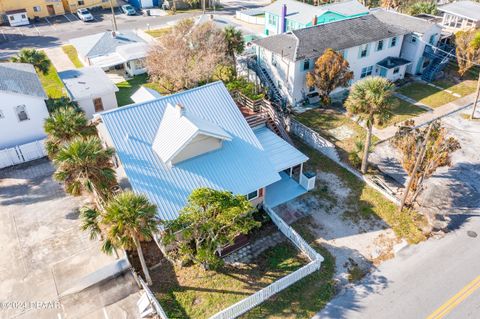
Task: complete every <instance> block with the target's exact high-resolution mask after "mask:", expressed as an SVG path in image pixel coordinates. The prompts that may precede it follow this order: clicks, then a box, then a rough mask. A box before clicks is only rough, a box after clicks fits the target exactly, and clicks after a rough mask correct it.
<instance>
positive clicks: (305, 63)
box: [303, 59, 310, 71]
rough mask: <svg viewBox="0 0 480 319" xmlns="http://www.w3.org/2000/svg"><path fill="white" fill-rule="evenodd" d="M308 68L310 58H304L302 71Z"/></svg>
mask: <svg viewBox="0 0 480 319" xmlns="http://www.w3.org/2000/svg"><path fill="white" fill-rule="evenodd" d="M308 69H310V60H309V59H306V60H305V61H303V71H306V70H308Z"/></svg>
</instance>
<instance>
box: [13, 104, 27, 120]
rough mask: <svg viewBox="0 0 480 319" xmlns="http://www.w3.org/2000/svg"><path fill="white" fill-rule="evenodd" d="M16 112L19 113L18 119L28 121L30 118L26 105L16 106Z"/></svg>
mask: <svg viewBox="0 0 480 319" xmlns="http://www.w3.org/2000/svg"><path fill="white" fill-rule="evenodd" d="M15 113H17V117H18V120H19V121H20V122H23V121H28V120H29V119H30V118H29V117H28V114H27V110H26V108H25V105H19V106H17V107H16V108H15Z"/></svg>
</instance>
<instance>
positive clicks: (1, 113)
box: [0, 110, 5, 119]
mask: <svg viewBox="0 0 480 319" xmlns="http://www.w3.org/2000/svg"><path fill="white" fill-rule="evenodd" d="M3 118H5V115H3V111H2V110H0V119H3Z"/></svg>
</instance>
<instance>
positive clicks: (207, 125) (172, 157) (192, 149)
mask: <svg viewBox="0 0 480 319" xmlns="http://www.w3.org/2000/svg"><path fill="white" fill-rule="evenodd" d="M231 139H232V138H231V136H230V135H229V134H228V133H227V132H225V130H223V129H222V128H221V127H220V126H219V125H218V124H215V123H212V122H210V121H207V120H204V119H202V118H200V117H198V116H195V115H193V114H189V113H188V111H187V110H186V109H185V107H184V106H182V105H180V104H177V105H176V106H175V107H174V106H172V105H171V104H168V105H167V107H166V109H165V112H164V114H163V117H162V120H161V122H160V126H159V127H158V130H157V134H156V136H155V139H154V141H153V145H152V148H153V150H154V151H155V153H156V154H157V155H158V156H159V157H160V159H161V160H162V161H163V163H165V164H167V165H168V166H172V165H175V164H178V163H180V162H182V161H185V160H187V159H190V158H193V157H196V156H199V155H202V154H205V153H209V152H212V151H215V150H217V149H220V148H221V147H222V145H223V142H224V141H230V140H231Z"/></svg>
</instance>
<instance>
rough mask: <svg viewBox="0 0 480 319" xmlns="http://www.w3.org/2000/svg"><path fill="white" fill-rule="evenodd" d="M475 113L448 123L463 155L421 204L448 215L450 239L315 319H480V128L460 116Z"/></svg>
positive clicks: (421, 250)
mask: <svg viewBox="0 0 480 319" xmlns="http://www.w3.org/2000/svg"><path fill="white" fill-rule="evenodd" d="M470 111H471V109H470V108H469V109H466V110H464V111H461V112H458V113H456V114H452V115H450V116H447V117H445V118H443V119H442V123H443V124H444V126H445V127H446V128H447V130H448V132H449V133H450V134H451V135H453V136H454V137H455V138H457V139H458V140H459V141H460V144H461V146H462V149H461V150H459V151H457V152H455V153H454V154H453V156H452V164H453V165H452V167H449V168H441V169H439V170H438V171H437V173H436V174H435V175H434V176H433V177H432V178H430V179H429V180H427V182H426V186H427V188H426V190H425V191H424V194H423V195H422V202H423V205H426V206H427V208H428V209H434V210H435V212H436V213H437V214H446V215H447V216H448V218H449V219H450V220H451V221H450V223H449V225H448V227H449V229H450V232H449V233H447V235H446V236H445V237H444V238H442V239H438V240H437V239H430V240H428V241H427V242H424V243H422V244H420V245H417V246H412V247H408V248H406V249H404V250H403V251H401V252H400V253H399V255H398V256H397V257H395V258H394V259H392V260H390V261H387V262H385V263H384V264H382V265H381V266H380V267H379V268H378V269H376V270H375V271H374V272H373V273H372V274H371V275H369V276H368V277H367V278H365V279H364V280H363V281H362V282H360V283H359V284H357V285H355V286H354V287H352V288H349V289H347V290H345V291H344V292H343V293H341V294H340V295H338V296H337V297H336V298H335V299H334V300H332V302H331V303H329V304H328V305H327V307H326V308H325V309H324V310H323V311H322V312H320V313H319V315H318V317H317V318H322V319H323V318H335V319H338V318H368V319H376V318H389V319H397V318H398V319H400V318H402V319H403V318H408V319H416V318H428V319H440V318H449V319H453V318H461V319H468V318H472V319H473V318H480V258H479V257H480V249H479V248H480V170H479V166H480V152H479V151H478V150H479V149H480V122H479V121H469V120H465V119H464V118H463V117H462V113H464V114H470ZM477 117H480V112H478V114H477ZM383 154H388V149H386V150H384V152H383ZM393 166H395V165H392V167H393ZM397 166H398V163H397ZM393 173H395V170H394V171H393ZM472 236H473V237H472ZM475 236H476V237H475Z"/></svg>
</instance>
